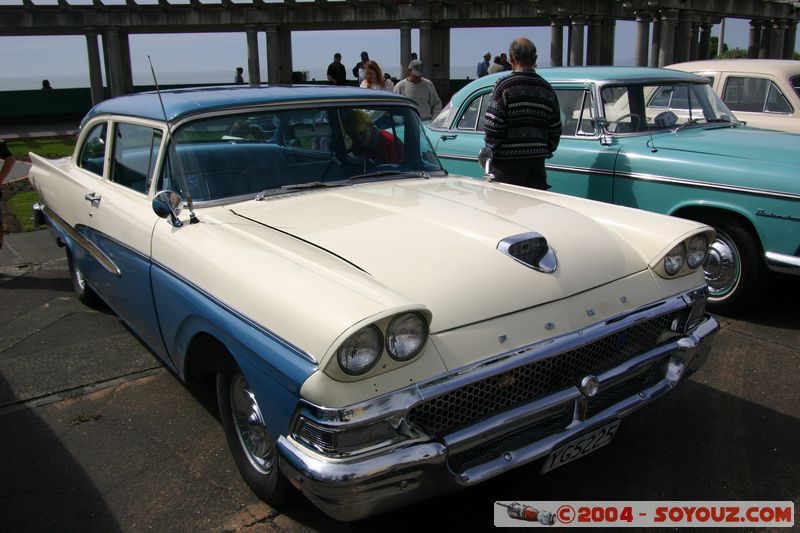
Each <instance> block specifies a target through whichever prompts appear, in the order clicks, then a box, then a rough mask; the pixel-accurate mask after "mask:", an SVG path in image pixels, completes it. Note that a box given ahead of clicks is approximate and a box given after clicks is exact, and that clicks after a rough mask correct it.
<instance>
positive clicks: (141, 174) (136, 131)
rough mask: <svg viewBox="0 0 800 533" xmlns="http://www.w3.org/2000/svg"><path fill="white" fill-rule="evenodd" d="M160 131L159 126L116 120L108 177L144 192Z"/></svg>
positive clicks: (159, 142)
mask: <svg viewBox="0 0 800 533" xmlns="http://www.w3.org/2000/svg"><path fill="white" fill-rule="evenodd" d="M161 135H162V134H161V131H160V130H155V129H153V128H151V127H149V126H140V125H138V124H126V123H117V124H116V126H115V127H114V157H113V159H112V161H111V175H110V179H111V181H113V182H114V183H119V184H120V185H124V186H125V187H129V188H131V189H133V190H135V191H138V192H141V193H145V194H146V193H147V191H148V189H149V188H150V181H151V180H152V179H153V171H154V170H155V164H156V160H157V159H158V150H159V148H160V147H161Z"/></svg>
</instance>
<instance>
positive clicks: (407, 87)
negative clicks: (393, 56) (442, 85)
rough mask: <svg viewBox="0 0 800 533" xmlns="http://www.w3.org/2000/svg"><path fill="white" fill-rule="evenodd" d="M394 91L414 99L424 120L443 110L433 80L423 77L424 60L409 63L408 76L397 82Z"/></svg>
mask: <svg viewBox="0 0 800 533" xmlns="http://www.w3.org/2000/svg"><path fill="white" fill-rule="evenodd" d="M394 92H396V93H397V94H402V95H403V96H408V97H409V98H411V99H412V100H414V101H415V102H416V103H417V109H418V110H419V116H420V118H421V119H422V120H430V119H431V118H433V117H434V116H436V115H438V114H439V111H441V110H442V101H441V100H440V99H439V95H438V94H437V93H436V87H434V86H433V82H432V81H431V80H429V79H427V78H423V77H422V61H419V60H418V59H415V60H413V61H411V63H409V64H408V77H407V78H405V79H404V80H401V81H399V82H397V85H395V86H394Z"/></svg>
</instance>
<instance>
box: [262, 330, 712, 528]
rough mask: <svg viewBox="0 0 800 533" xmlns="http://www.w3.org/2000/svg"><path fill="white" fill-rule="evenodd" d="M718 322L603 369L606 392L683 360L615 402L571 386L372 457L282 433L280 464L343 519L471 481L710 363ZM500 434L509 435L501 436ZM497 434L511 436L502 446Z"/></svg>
mask: <svg viewBox="0 0 800 533" xmlns="http://www.w3.org/2000/svg"><path fill="white" fill-rule="evenodd" d="M718 330H719V323H718V322H717V320H716V319H715V318H713V317H712V316H710V315H704V316H702V318H701V319H700V320H699V321H698V323H696V324H695V325H694V326H693V327H692V328H691V329H690V330H689V331H688V332H687V333H685V334H683V335H682V336H681V337H678V338H674V339H671V340H669V341H668V342H665V343H662V344H659V345H658V346H656V347H655V348H653V349H651V350H649V351H647V352H646V353H643V354H640V355H638V356H636V357H633V358H631V359H630V360H627V361H625V363H624V364H621V365H618V366H617V367H615V368H612V369H610V370H608V371H606V372H603V373H602V374H599V375H597V378H598V380H599V382H600V391H601V393H602V391H603V390H604V389H608V388H613V387H616V386H618V384H619V383H620V382H621V381H624V380H625V379H626V376H630V375H631V374H632V373H635V372H636V369H637V368H645V367H646V366H647V365H649V366H650V367H651V368H654V367H655V366H654V362H656V361H665V360H670V361H676V362H678V363H680V364H679V367H680V368H681V370H680V374H679V375H675V373H674V372H673V373H672V374H670V372H669V371H665V372H664V375H663V376H661V377H660V378H658V380H657V381H656V382H654V383H652V384H651V383H648V384H647V386H646V387H644V388H642V389H638V390H635V391H633V392H632V393H630V394H628V395H627V396H624V397H621V398H616V397H615V399H614V401H613V403H611V404H609V405H607V406H605V405H604V406H603V408H602V410H595V411H590V412H587V400H586V398H584V396H583V395H582V393H581V392H580V391H579V390H578V387H569V388H567V389H566V390H562V391H559V392H557V393H554V394H550V395H547V396H545V397H543V398H538V399H536V400H535V401H532V402H529V403H526V404H524V405H521V406H517V407H514V408H512V409H508V410H505V411H503V412H500V413H498V414H495V415H493V416H490V417H487V418H484V419H482V420H481V421H480V422H477V423H475V424H472V425H469V426H467V427H465V428H462V429H459V430H456V431H454V432H451V433H449V434H447V435H446V436H444V437H441V438H437V439H430V438H427V439H417V440H412V441H408V442H406V443H404V444H401V445H397V446H395V447H393V448H390V449H388V451H385V452H381V453H374V454H372V455H369V456H367V457H363V456H359V457H350V458H347V457H345V458H331V457H328V456H325V455H323V454H319V453H316V452H314V451H312V450H310V449H309V448H308V447H307V446H305V445H303V444H302V443H301V442H299V441H297V440H296V439H295V438H294V437H292V436H288V437H287V436H281V437H280V438H279V439H278V443H277V445H278V450H279V452H280V456H281V457H280V458H281V461H280V464H281V468H282V470H283V472H284V474H285V475H286V476H287V478H288V479H289V480H290V481H291V482H292V483H293V484H294V485H295V487H297V488H298V489H299V490H300V491H301V492H302V493H303V494H304V495H305V496H306V497H308V498H309V499H310V500H311V501H312V502H313V503H314V504H315V505H317V506H318V507H319V508H320V509H322V510H323V511H324V512H325V513H327V514H329V515H330V516H332V517H334V518H336V519H338V520H344V521H350V520H358V519H361V518H364V517H366V516H369V515H373V514H377V513H381V512H384V511H387V510H390V509H393V508H396V507H399V506H403V505H407V504H410V503H413V502H415V501H419V500H422V499H425V498H427V497H430V496H432V495H435V494H439V493H443V492H447V491H451V490H455V489H458V488H462V487H468V486H471V485H474V484H476V483H479V482H481V481H484V480H487V479H490V478H492V477H494V476H497V475H500V474H502V473H504V472H506V471H508V470H511V469H513V468H516V467H518V466H520V465H524V464H526V463H529V462H532V461H535V460H537V459H540V458H543V457H546V456H547V455H548V454H549V453H550V452H551V451H552V450H553V449H555V448H558V447H559V446H560V445H561V444H564V443H566V442H568V441H570V440H573V439H574V438H576V437H578V436H579V435H580V434H582V433H586V432H589V431H592V430H594V429H597V428H599V427H601V426H603V425H605V424H607V423H609V422H610V421H613V420H616V419H619V418H622V417H625V416H627V415H629V414H630V413H632V412H633V411H635V410H637V409H639V408H640V407H642V406H644V405H645V404H647V403H649V402H651V401H653V400H654V399H656V398H658V397H660V396H662V395H664V394H666V393H667V392H669V391H670V390H672V389H673V388H674V387H675V385H676V384H677V383H679V382H680V381H682V380H684V379H686V378H687V377H688V376H689V375H691V374H692V373H693V372H694V371H696V370H697V369H698V368H700V367H701V366H702V365H703V364H705V362H706V360H707V358H708V353H709V349H710V342H709V341H710V339H711V338H712V337H713V336H714V334H715V333H716V332H717V331H718ZM673 358H677V359H673ZM659 368H660V367H659ZM673 370H674V369H673ZM559 411H561V412H566V414H567V415H568V418H569V420H568V423H566V424H565V425H564V426H563V427H562V428H560V429H559V430H558V431H556V432H554V433H552V434H547V435H546V436H543V437H542V438H538V439H534V440H529V441H528V442H526V443H523V444H521V445H520V444H519V440H517V441H516V442H514V439H513V438H511V439H506V436H507V435H508V434H509V429H508V428H514V429H513V431H514V432H517V433H519V432H524V431H529V428H530V426H535V425H536V424H539V423H543V422H542V420H543V417H545V416H547V414H548V413H550V414H552V413H554V412H559ZM526 425H527V426H526ZM501 436H502V439H500V438H498V437H501ZM503 439H505V440H503ZM493 440H494V441H495V444H493V446H494V448H493V453H492V457H491V458H490V459H489V460H486V461H483V462H479V463H478V464H475V463H474V462H473V463H469V462H467V463H461V466H460V467H459V468H457V469H454V468H453V462H454V457H455V456H456V455H458V454H460V453H463V452H464V451H469V450H474V449H476V448H480V447H481V446H484V445H486V444H487V443H489V442H491V441H493ZM497 442H511V443H512V444H509V445H508V447H507V448H502V449H501V451H500V452H499V453H498V452H497V445H496V443H497ZM501 446H502V444H501ZM456 470H457V471H456Z"/></svg>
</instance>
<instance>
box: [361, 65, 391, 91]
mask: <svg viewBox="0 0 800 533" xmlns="http://www.w3.org/2000/svg"><path fill="white" fill-rule="evenodd" d="M364 70H365V74H366V78H365V79H364V81H362V82H361V85H359V87H361V88H362V89H378V90H383V91H391V90H392V89H394V83H392V80H387V79H385V78H384V77H383V71H381V66H380V65H378V63H377V62H375V61H367V64H366V65H365V69H364Z"/></svg>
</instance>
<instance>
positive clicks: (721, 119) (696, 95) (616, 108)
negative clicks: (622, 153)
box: [601, 83, 736, 134]
mask: <svg viewBox="0 0 800 533" xmlns="http://www.w3.org/2000/svg"><path fill="white" fill-rule="evenodd" d="M601 99H602V102H601V105H602V107H603V115H604V116H605V127H606V130H607V131H608V132H609V133H616V134H631V133H652V132H654V131H659V130H674V129H676V128H683V127H691V126H693V125H705V124H711V123H719V124H733V123H736V118H735V117H734V116H733V113H731V111H730V109H728V107H727V106H726V105H725V104H724V103H723V102H722V100H721V99H720V98H719V96H717V95H716V94H715V93H714V91H713V90H712V89H711V86H710V85H707V84H701V83H670V84H663V85H655V84H642V83H637V84H629V85H615V86H609V87H605V88H604V89H603V90H602V91H601Z"/></svg>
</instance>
